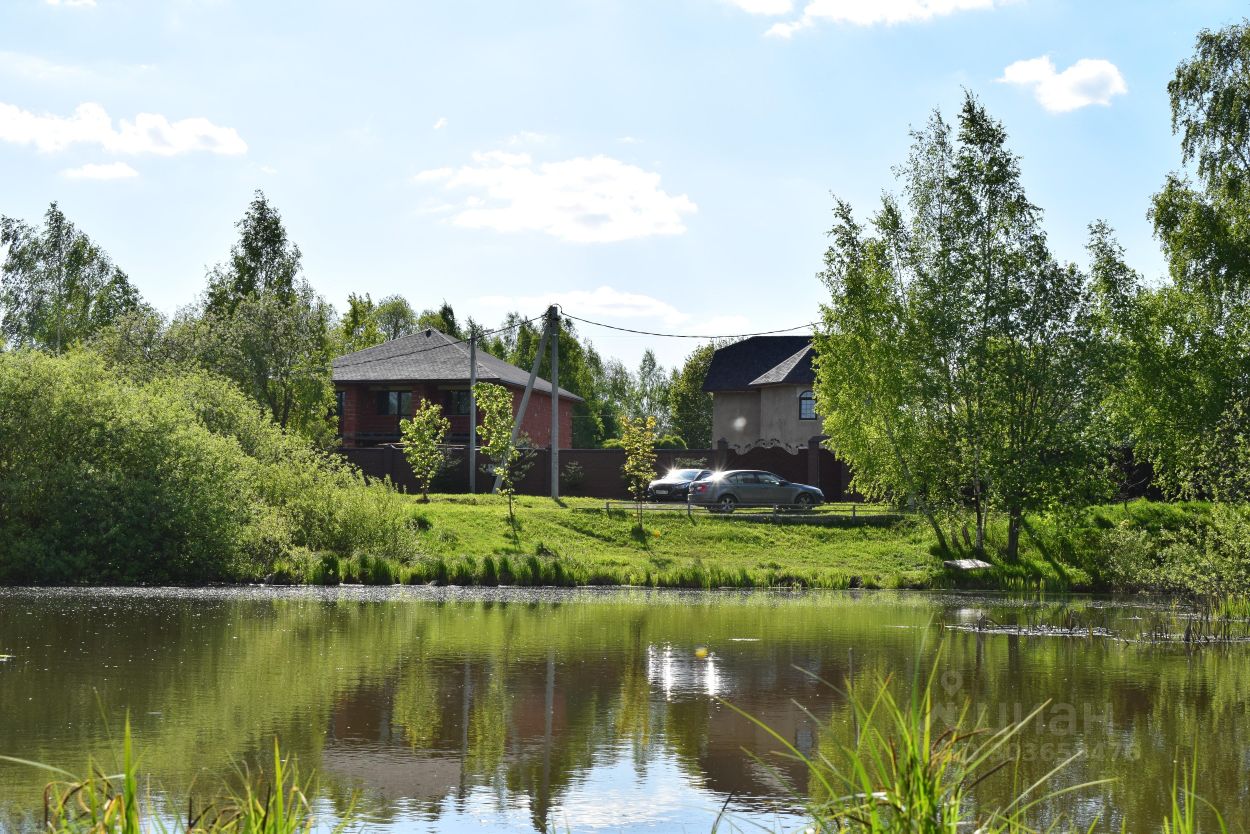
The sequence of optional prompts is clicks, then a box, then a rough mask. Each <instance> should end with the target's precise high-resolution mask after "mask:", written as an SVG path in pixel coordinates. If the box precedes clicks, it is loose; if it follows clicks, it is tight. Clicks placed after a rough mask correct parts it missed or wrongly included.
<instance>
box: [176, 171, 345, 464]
mask: <svg viewBox="0 0 1250 834" xmlns="http://www.w3.org/2000/svg"><path fill="white" fill-rule="evenodd" d="M238 228H239V240H238V242H237V243H236V244H235V245H234V247H233V248H232V249H231V254H230V260H229V261H228V262H227V263H225V264H219V265H218V266H217V267H215V268H214V270H213V271H212V272H211V273H210V274H209V278H208V288H207V290H206V291H205V294H204V299H203V303H202V304H201V305H199V309H193V310H190V311H188V312H187V313H184V314H183V315H182V316H180V317H179V318H178V319H177V320H175V321H174V323H173V324H172V325H171V327H170V328H169V330H168V332H167V333H166V337H165V338H166V340H167V341H168V343H169V344H168V346H167V348H166V352H167V353H168V355H169V356H170V357H172V359H173V361H174V362H175V363H176V364H177V365H178V366H180V367H198V368H203V369H204V370H207V371H209V372H210V373H215V374H220V375H222V376H225V377H227V378H229V379H230V380H232V381H233V382H234V383H235V384H236V385H238V386H239V388H240V389H242V390H243V391H244V392H246V393H247V394H248V395H249V396H251V397H252V399H254V400H255V401H256V402H257V403H259V404H260V405H261V406H263V407H264V408H265V409H266V410H267V411H268V412H269V415H270V416H271V417H272V418H273V419H274V421H276V422H277V423H278V425H280V426H282V427H283V428H290V429H292V430H294V431H297V432H299V433H300V434H302V435H303V436H305V437H307V438H308V439H310V440H312V441H313V442H314V443H317V444H318V445H321V446H328V445H329V444H330V443H331V442H332V441H333V438H334V421H333V418H332V417H331V415H332V413H333V407H334V389H333V386H332V384H331V381H330V360H331V355H332V353H333V344H332V341H333V340H332V339H331V335H330V318H331V313H332V311H331V309H330V306H329V305H328V304H326V303H325V301H324V300H323V299H322V298H321V297H320V296H318V295H317V294H316V292H314V291H313V288H312V286H311V285H310V284H309V283H308V282H307V281H306V280H304V279H303V278H301V277H300V257H301V256H300V251H299V247H298V246H296V245H295V244H294V243H293V242H291V241H290V240H289V239H288V238H287V233H286V229H285V227H284V226H283V224H282V217H281V215H279V213H278V211H277V209H275V208H273V207H272V206H271V205H270V204H269V202H268V200H267V199H266V198H265V195H264V194H262V193H261V192H259V191H257V192H256V196H255V198H254V199H253V200H252V203H251V204H250V205H249V207H248V211H247V214H246V215H245V216H244V218H243V219H242V220H240V221H239V223H238ZM366 301H367V299H366ZM366 329H367V328H366Z"/></svg>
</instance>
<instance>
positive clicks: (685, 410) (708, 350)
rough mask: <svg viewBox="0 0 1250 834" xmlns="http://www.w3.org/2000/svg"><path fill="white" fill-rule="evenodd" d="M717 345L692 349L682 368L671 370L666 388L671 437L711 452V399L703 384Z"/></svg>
mask: <svg viewBox="0 0 1250 834" xmlns="http://www.w3.org/2000/svg"><path fill="white" fill-rule="evenodd" d="M719 347H722V345H720V344H716V343H712V342H709V343H708V344H706V345H700V346H699V347H697V348H695V349H694V350H693V351H692V352H691V353H690V355H689V356H687V357H686V362H685V364H683V365H682V366H681V368H674V369H673V377H672V379H671V380H670V382H669V387H668V410H669V414H670V415H671V425H672V430H673V434H675V435H677V436H678V437H682V438H684V439H685V441H686V444H687V445H688V446H689V447H690V448H693V449H710V448H712V395H711V394H710V393H708V392H706V391H704V390H703V380H704V379H706V378H707V369H708V367H709V366H710V365H711V364H712V355H713V354H715V353H716V350H717V348H719Z"/></svg>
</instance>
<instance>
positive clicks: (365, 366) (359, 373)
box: [331, 328, 582, 449]
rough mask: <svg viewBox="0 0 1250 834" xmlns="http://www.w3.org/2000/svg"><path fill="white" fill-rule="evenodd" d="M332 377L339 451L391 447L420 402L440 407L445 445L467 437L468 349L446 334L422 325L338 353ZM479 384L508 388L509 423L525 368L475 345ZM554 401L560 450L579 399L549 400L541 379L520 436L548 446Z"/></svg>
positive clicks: (562, 395)
mask: <svg viewBox="0 0 1250 834" xmlns="http://www.w3.org/2000/svg"><path fill="white" fill-rule="evenodd" d="M331 378H332V379H333V381H334V393H335V396H336V398H337V401H338V402H337V405H338V417H339V435H340V437H341V439H342V444H343V445H344V446H348V447H351V446H376V445H378V444H381V443H395V442H397V441H398V440H399V439H400V432H399V422H400V420H403V419H404V418H405V417H410V416H411V415H412V412H413V409H414V408H416V407H417V406H418V405H419V404H420V403H421V401H422V400H426V401H427V402H431V403H434V404H436V405H439V406H441V407H442V409H443V415H444V416H445V417H447V418H448V419H449V420H450V422H451V431H450V432H449V434H448V437H447V441H448V442H449V443H465V442H467V441H468V439H469V345H468V344H467V343H466V342H463V341H461V340H458V339H454V338H452V337H450V336H448V335H447V334H446V333H440V332H439V331H437V330H434V329H433V328H426V329H424V330H422V331H420V332H419V333H414V334H413V335H411V336H403V337H401V338H398V339H392V340H390V341H389V342H383V343H382V344H380V345H377V346H375V347H371V348H365V349H364V350H358V351H356V352H355V353H349V354H346V355H345V356H340V357H339V358H337V359H335V360H334V363H333V368H332V371H331ZM477 380H478V382H492V383H494V384H496V385H502V386H503V387H504V388H507V389H508V390H509V391H510V392H511V393H512V414H513V417H514V418H515V416H516V414H517V411H518V409H519V407H520V404H521V397H522V395H523V394H524V392H525V384H526V382H527V381H528V380H529V371H524V370H521V369H520V368H518V367H516V366H515V365H510V364H508V363H507V362H505V361H503V360H502V359H499V358H498V357H495V356H491V355H490V354H489V353H486V352H485V351H483V350H481V349H480V348H479V349H478V351H477ZM553 399H554V400H556V402H558V408H559V418H560V448H562V449H568V448H572V441H573V404H574V403H577V402H581V401H582V399H581V398H580V397H578V396H577V395H576V394H573V393H571V392H569V391H566V390H565V389H563V388H561V389H560V390H559V391H558V393H557V395H556V396H555V397H554V398H553V396H552V386H551V383H550V382H548V381H547V380H545V379H542V378H541V377H540V378H537V379H536V380H535V381H534V391H533V393H532V394H530V400H529V404H528V405H527V406H526V409H525V417H524V419H523V420H522V423H521V431H522V433H523V434H524V435H526V436H527V437H528V438H529V440H530V442H531V443H533V444H534V446H536V447H540V448H541V447H549V446H550V445H551V407H552V401H553ZM478 424H479V425H480V424H481V414H480V413H479V415H478Z"/></svg>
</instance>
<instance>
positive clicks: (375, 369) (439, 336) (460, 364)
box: [331, 328, 581, 401]
mask: <svg viewBox="0 0 1250 834" xmlns="http://www.w3.org/2000/svg"><path fill="white" fill-rule="evenodd" d="M331 376H332V378H333V379H334V382H335V383H346V382H371V383H384V382H443V383H468V381H469V345H468V343H467V342H462V341H459V340H457V339H453V338H451V337H450V336H448V335H447V334H446V333H440V332H439V331H437V330H434V329H433V328H426V329H424V330H422V331H420V332H419V333H414V334H413V335H411V336H401V337H400V338H398V339H391V340H390V341H389V342H383V343H382V344H380V345H376V346H374V347H371V348H365V349H364V350H358V351H356V352H355V353H348V354H346V355H344V356H340V357H339V358H337V359H335V360H334V363H333V370H332V372H331ZM529 376H530V375H529V371H523V370H521V369H520V368H518V367H516V366H515V365H509V364H508V363H507V362H505V361H503V360H502V359H499V358H498V357H495V356H491V355H490V354H489V353H487V352H486V351H484V350H482V349H481V348H478V351H477V378H478V381H479V382H495V383H500V384H504V385H514V386H520V387H522V388H523V387H525V384H526V383H527V382H528V381H529ZM534 390H535V391H542V392H543V393H546V394H550V393H551V383H550V382H548V381H547V380H545V379H543V378H542V377H538V378H536V379H535V380H534ZM560 396H561V397H564V398H567V399H571V400H578V401H581V397H579V396H577V395H576V394H574V393H572V392H570V391H567V390H565V389H564V388H561V389H560Z"/></svg>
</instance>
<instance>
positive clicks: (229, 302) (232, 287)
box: [204, 190, 303, 315]
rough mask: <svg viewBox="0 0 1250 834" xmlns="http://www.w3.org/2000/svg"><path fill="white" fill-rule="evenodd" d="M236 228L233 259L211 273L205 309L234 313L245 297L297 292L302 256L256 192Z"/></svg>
mask: <svg viewBox="0 0 1250 834" xmlns="http://www.w3.org/2000/svg"><path fill="white" fill-rule="evenodd" d="M235 225H236V228H237V229H238V230H239V240H238V241H237V242H236V243H235V244H234V246H233V247H232V248H231V249H230V258H229V260H227V261H226V262H225V263H222V264H218V265H217V266H215V267H213V269H212V270H211V271H210V272H209V274H208V290H207V292H206V294H205V300H204V306H205V309H206V310H207V311H208V312H210V313H214V314H217V315H222V314H230V313H233V312H234V309H235V307H237V306H238V305H239V304H240V303H241V302H242V301H243V300H244V299H245V298H248V297H251V296H270V295H272V296H277V297H279V298H286V297H289V296H291V295H293V294H294V293H295V289H296V280H297V279H298V277H299V274H300V269H301V266H300V265H301V261H302V258H303V256H302V255H301V253H300V250H299V247H298V246H296V245H295V243H294V242H292V241H291V240H290V239H289V238H288V236H287V231H286V226H285V224H283V222H282V215H281V214H280V213H279V212H278V210H277V209H276V208H274V207H273V206H272V205H270V203H269V200H268V198H266V197H265V194H264V192H263V191H260V190H257V191H256V192H255V194H254V195H253V197H252V202H251V203H250V204H248V207H247V212H246V213H245V214H244V215H243V219H242V220H240V221H239V222H238V223H237V224H235Z"/></svg>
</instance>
